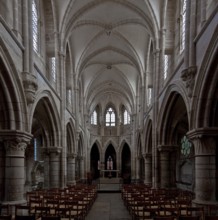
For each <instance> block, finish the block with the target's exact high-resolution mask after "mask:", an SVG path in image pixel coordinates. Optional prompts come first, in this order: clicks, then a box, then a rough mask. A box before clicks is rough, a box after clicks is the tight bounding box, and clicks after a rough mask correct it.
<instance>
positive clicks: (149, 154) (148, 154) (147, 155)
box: [142, 153, 152, 159]
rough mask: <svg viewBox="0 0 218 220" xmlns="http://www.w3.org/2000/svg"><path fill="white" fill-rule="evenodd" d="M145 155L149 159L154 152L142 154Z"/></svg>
mask: <svg viewBox="0 0 218 220" xmlns="http://www.w3.org/2000/svg"><path fill="white" fill-rule="evenodd" d="M142 156H143V157H144V159H149V158H151V157H152V154H151V153H145V154H143V155H142Z"/></svg>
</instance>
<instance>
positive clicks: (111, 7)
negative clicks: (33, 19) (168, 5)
mask: <svg viewBox="0 0 218 220" xmlns="http://www.w3.org/2000/svg"><path fill="white" fill-rule="evenodd" d="M56 4H57V5H58V10H59V11H58V14H59V23H60V24H61V25H60V29H61V32H62V33H65V34H64V36H65V39H66V41H65V44H68V46H69V49H70V54H71V62H72V67H73V72H74V74H76V76H77V77H76V78H77V79H78V82H80V84H81V85H82V88H83V94H84V97H85V101H86V104H87V108H88V109H90V108H93V107H95V105H96V104H97V103H100V102H102V101H103V100H104V101H105V100H107V101H110V100H111V101H112V100H118V102H121V103H123V104H125V105H126V107H127V108H129V110H131V111H133V109H134V105H135V101H134V100H135V97H136V94H137V90H138V88H137V87H138V86H139V85H140V86H141V85H143V84H144V77H145V75H144V74H145V71H146V62H147V56H148V48H149V45H150V42H151V40H152V39H154V38H155V37H156V32H157V31H156V29H157V27H158V26H159V23H158V21H159V20H160V19H159V17H158V16H159V14H160V13H159V10H160V4H161V0H150V1H149V0H94V1H92V0H75V1H69V0H64V1H59V0H57V1H56Z"/></svg>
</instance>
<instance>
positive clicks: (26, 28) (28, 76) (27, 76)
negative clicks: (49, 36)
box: [22, 0, 38, 104]
mask: <svg viewBox="0 0 218 220" xmlns="http://www.w3.org/2000/svg"><path fill="white" fill-rule="evenodd" d="M31 21H32V4H31V1H28V0H23V13H22V23H23V26H22V27H23V44H24V47H25V50H24V54H23V72H22V79H23V87H24V91H25V95H26V100H27V104H32V103H33V102H34V101H35V93H36V91H37V89H38V84H37V79H36V76H35V74H34V71H33V43H32V22H31Z"/></svg>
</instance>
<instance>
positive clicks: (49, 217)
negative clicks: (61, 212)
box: [41, 216, 61, 220]
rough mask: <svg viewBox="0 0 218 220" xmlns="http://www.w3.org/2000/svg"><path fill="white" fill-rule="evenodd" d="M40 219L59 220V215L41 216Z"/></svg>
mask: <svg viewBox="0 0 218 220" xmlns="http://www.w3.org/2000/svg"><path fill="white" fill-rule="evenodd" d="M41 220H61V217H59V216H42V217H41Z"/></svg>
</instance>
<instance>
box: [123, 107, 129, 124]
mask: <svg viewBox="0 0 218 220" xmlns="http://www.w3.org/2000/svg"><path fill="white" fill-rule="evenodd" d="M123 124H124V125H127V124H130V115H129V112H128V111H127V110H125V111H124V113H123Z"/></svg>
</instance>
